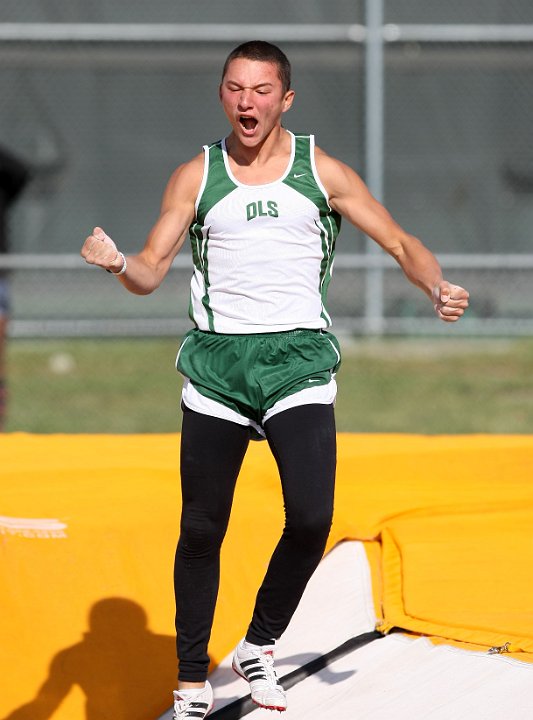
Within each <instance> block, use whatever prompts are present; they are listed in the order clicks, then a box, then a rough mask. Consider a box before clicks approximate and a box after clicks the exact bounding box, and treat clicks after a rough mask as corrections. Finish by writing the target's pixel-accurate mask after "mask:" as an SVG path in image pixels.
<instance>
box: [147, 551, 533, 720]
mask: <svg viewBox="0 0 533 720" xmlns="http://www.w3.org/2000/svg"><path fill="white" fill-rule="evenodd" d="M375 621H376V618H375V615H374V608H373V603H372V595H371V585H370V572H369V568H368V562H367V559H366V554H365V552H364V549H363V546H362V544H361V543H358V542H345V543H342V544H341V545H339V546H337V547H336V548H335V549H334V550H333V551H332V552H331V553H330V554H329V555H327V556H326V557H325V558H324V560H323V561H322V562H321V564H320V566H319V568H318V569H317V571H316V573H315V574H314V576H313V577H312V579H311V581H310V583H309V585H308V587H307V589H306V591H305V594H304V597H303V598H302V601H301V603H300V606H299V607H298V610H297V612H296V614H295V616H294V618H293V620H292V622H291V625H290V626H289V628H288V630H287V632H286V633H285V634H284V636H283V637H282V638H281V640H280V641H279V643H278V644H277V649H276V667H277V669H278V675H279V676H283V675H286V674H287V673H289V672H291V671H292V670H294V669H296V668H298V667H300V666H301V665H303V664H305V663H306V662H309V661H310V660H312V659H313V658H315V657H318V656H320V655H323V654H325V653H327V652H328V651H330V650H333V649H334V648H336V647H337V646H339V645H341V644H342V643H343V642H345V641H346V640H348V639H349V638H351V637H354V636H357V635H361V634H363V633H366V632H369V631H371V630H373V629H374V625H375ZM244 631H245V628H243V633H244ZM210 681H211V683H212V685H213V687H214V689H215V698H216V704H215V710H219V709H220V708H222V707H224V706H225V705H227V704H229V703H231V702H233V701H234V700H236V699H237V698H239V697H242V696H244V695H247V694H248V685H247V683H246V682H245V681H244V680H242V679H240V678H238V677H237V676H236V675H235V673H234V672H233V671H232V670H231V654H230V655H228V657H226V658H225V659H224V661H223V662H222V663H221V665H220V666H219V667H218V668H217V669H216V670H215V671H214V672H213V674H212V675H211V677H210ZM288 702H289V707H288V710H287V711H286V712H285V713H283V715H281V716H278V715H277V714H273V713H272V712H270V711H268V710H262V709H260V708H257V709H256V710H254V711H253V712H252V713H250V714H249V715H247V716H246V717H247V718H250V719H251V720H254V719H255V720H260V718H265V719H266V718H274V717H282V719H283V720H319V719H320V720H367V719H368V720H370V719H372V720H392V719H394V720H426V719H427V720H491V719H492V718H494V719H496V718H498V720H501V719H502V718H504V719H505V720H507V719H509V720H511V719H512V720H522V719H524V720H526V719H527V718H533V665H529V664H526V663H521V662H518V661H516V660H513V659H511V658H506V657H505V656H501V655H500V656H499V655H488V654H486V653H478V652H471V651H467V650H461V649H457V648H453V647H450V646H445V645H441V646H434V645H432V644H431V643H430V642H429V641H428V640H426V639H424V638H420V639H411V638H408V637H406V636H404V635H400V634H392V635H390V636H388V637H386V638H382V639H379V640H375V641H373V642H371V643H369V644H368V645H366V646H364V647H361V648H359V649H357V650H355V651H353V652H351V653H350V654H349V655H346V656H345V657H343V658H340V659H339V660H337V661H335V662H333V663H332V664H331V665H329V666H328V667H327V668H325V669H324V670H322V671H320V672H318V673H317V674H316V675H312V676H310V677H308V678H306V679H305V680H303V681H302V682H300V683H299V684H297V685H295V686H294V687H293V688H291V689H290V690H289V691H288ZM171 717H172V712H171V711H169V712H168V713H167V714H165V715H164V716H162V718H161V720H163V719H164V720H170V718H171Z"/></svg>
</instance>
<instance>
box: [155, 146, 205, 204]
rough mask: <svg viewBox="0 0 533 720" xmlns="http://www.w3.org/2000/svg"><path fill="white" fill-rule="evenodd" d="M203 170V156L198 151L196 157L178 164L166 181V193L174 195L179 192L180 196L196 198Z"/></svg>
mask: <svg viewBox="0 0 533 720" xmlns="http://www.w3.org/2000/svg"><path fill="white" fill-rule="evenodd" d="M203 172H204V156H203V153H199V154H198V155H196V157H194V158H192V160H189V161H188V162H185V163H183V164H182V165H179V166H178V167H177V168H176V169H175V170H174V172H173V173H172V175H171V176H170V180H169V181H168V185H167V189H166V193H165V194H166V195H169V196H174V195H176V194H179V195H180V196H181V197H186V198H196V196H197V194H198V191H199V190H200V185H201V184H202V177H203Z"/></svg>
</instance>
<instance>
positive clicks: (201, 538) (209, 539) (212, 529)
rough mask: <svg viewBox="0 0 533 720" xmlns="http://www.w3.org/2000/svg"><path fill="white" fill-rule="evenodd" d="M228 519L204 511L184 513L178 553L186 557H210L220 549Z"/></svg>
mask: <svg viewBox="0 0 533 720" xmlns="http://www.w3.org/2000/svg"><path fill="white" fill-rule="evenodd" d="M226 525H227V522H226V519H225V518H221V517H216V516H210V515H206V514H203V513H194V514H193V513H187V514H184V516H183V517H182V521H181V529H180V537H179V541H178V554H180V555H181V556H182V557H183V558H185V559H191V558H195V559H201V558H210V557H211V556H212V555H213V554H216V553H218V552H219V550H220V546H221V545H222V541H223V539H224V535H225V533H226Z"/></svg>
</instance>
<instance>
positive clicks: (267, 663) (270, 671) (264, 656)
mask: <svg viewBox="0 0 533 720" xmlns="http://www.w3.org/2000/svg"><path fill="white" fill-rule="evenodd" d="M253 655H254V657H257V659H258V660H259V661H260V663H261V665H262V666H263V667H264V671H265V675H266V676H267V682H268V681H270V683H273V684H274V685H278V684H279V682H278V676H277V675H276V670H275V669H274V656H273V654H272V653H271V652H266V653H265V652H257V653H254V654H253ZM256 682H263V683H264V682H265V680H257V681H256Z"/></svg>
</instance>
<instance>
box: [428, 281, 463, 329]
mask: <svg viewBox="0 0 533 720" xmlns="http://www.w3.org/2000/svg"><path fill="white" fill-rule="evenodd" d="M468 298H469V294H468V292H467V291H466V290H465V289H464V288H462V287H460V286H459V285H451V284H450V283H449V282H447V281H446V280H442V282H440V283H439V284H438V285H437V286H436V287H435V288H434V289H433V307H434V308H435V312H436V313H437V315H438V317H439V318H440V319H441V320H444V321H445V322H455V321H456V320H459V318H460V317H461V316H462V315H463V314H464V311H465V310H466V308H467V307H468Z"/></svg>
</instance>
